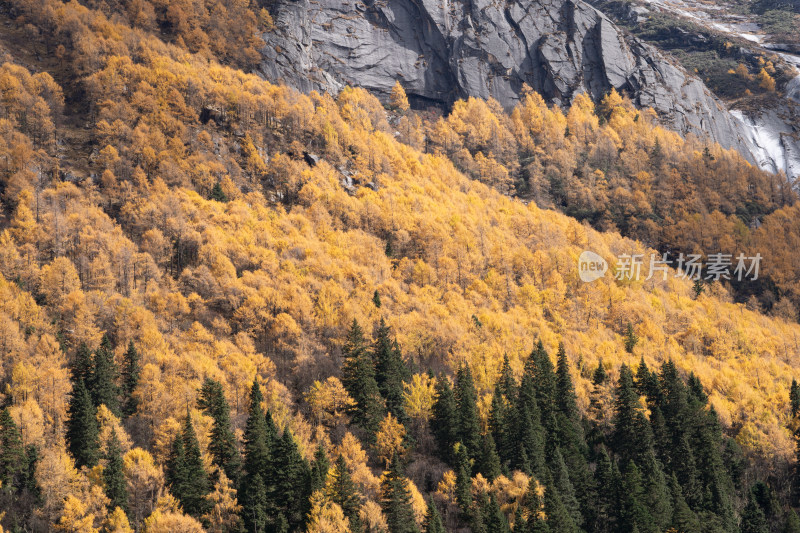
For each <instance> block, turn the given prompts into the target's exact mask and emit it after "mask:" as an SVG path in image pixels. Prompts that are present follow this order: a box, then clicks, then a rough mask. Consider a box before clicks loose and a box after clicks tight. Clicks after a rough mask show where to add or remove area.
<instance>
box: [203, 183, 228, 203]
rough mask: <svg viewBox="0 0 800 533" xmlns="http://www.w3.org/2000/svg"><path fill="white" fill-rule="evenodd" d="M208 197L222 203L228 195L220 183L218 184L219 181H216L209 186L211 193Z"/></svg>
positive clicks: (226, 199)
mask: <svg viewBox="0 0 800 533" xmlns="http://www.w3.org/2000/svg"><path fill="white" fill-rule="evenodd" d="M208 199H209V200H215V201H217V202H222V203H225V202H227V201H228V195H227V194H225V191H223V190H222V185H220V183H219V181H218V182H216V183H215V184H214V186H213V187H212V188H211V193H209V195H208Z"/></svg>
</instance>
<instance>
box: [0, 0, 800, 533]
mask: <svg viewBox="0 0 800 533" xmlns="http://www.w3.org/2000/svg"><path fill="white" fill-rule="evenodd" d="M272 27H273V21H272V17H271V14H270V3H269V2H263V1H261V0H178V1H166V0H80V1H79V0H72V1H70V2H62V1H61V0H37V1H31V0H0V65H2V66H0V532H47V531H63V532H75V533H79V532H80V533H100V532H109V533H111V532H114V533H124V532H146V533H167V532H187V533H188V532H201V531H208V532H220V533H221V532H231V533H240V532H241V533H245V532H252V533H273V532H274V533H278V532H280V533H289V532H309V533H322V532H325V533H334V532H337V533H338V532H357V533H379V532H381V533H434V532H437V533H438V532H444V531H452V532H456V531H459V532H468V531H472V532H476V533H510V532H512V531H513V532H515V533H517V532H525V533H527V532H537V533H544V532H550V533H578V532H587V533H589V532H600V533H612V532H613V533H617V532H619V533H634V532H636V533H657V532H671V533H706V532H708V533H712V532H713V533H717V532H719V533H723V532H724V533H738V532H741V533H770V532H787V533H796V532H800V518H798V514H797V510H799V509H800V466H798V456H799V455H800V454H798V449H799V448H798V445H797V442H798V441H797V437H796V435H795V432H797V431H800V421H798V418H797V416H798V414H799V412H800V386H798V384H797V382H796V381H795V378H800V324H798V318H799V317H798V308H800V261H798V259H797V257H796V252H797V250H798V249H800V202H798V197H797V190H796V189H795V188H793V186H792V184H791V183H789V182H788V181H787V178H786V176H784V175H782V174H779V175H774V174H770V173H767V172H764V171H761V170H759V169H758V168H756V167H754V166H752V165H751V164H749V163H748V162H747V161H745V160H744V159H743V158H742V157H741V156H739V155H738V154H737V153H736V152H735V151H732V150H725V149H723V148H721V147H720V146H718V145H716V144H713V143H710V142H708V141H706V140H705V139H701V138H698V137H694V136H691V135H690V136H688V137H686V138H683V137H681V136H680V135H678V134H677V133H674V132H672V131H669V130H667V129H665V128H663V127H661V126H660V125H659V120H658V117H657V116H656V115H655V113H654V112H653V111H652V110H641V109H637V108H635V107H634V106H633V104H632V103H631V102H630V101H629V100H628V99H627V98H626V97H625V95H624V94H618V93H617V92H616V91H612V92H610V93H609V94H607V95H606V96H605V98H603V99H602V100H601V101H599V102H593V101H592V100H591V99H590V98H589V97H587V96H584V95H579V96H578V97H576V98H575V100H574V101H573V102H572V103H571V105H570V106H569V107H567V108H558V107H554V106H550V105H547V104H546V103H545V101H544V100H543V99H542V98H541V97H540V96H539V95H538V94H537V93H535V92H533V91H531V90H526V91H525V94H524V96H523V98H522V99H521V100H520V102H519V103H518V104H517V105H516V107H514V108H513V109H510V110H509V109H503V108H502V107H501V106H500V105H499V104H498V103H497V102H496V101H493V100H488V101H484V100H480V99H474V98H470V99H466V100H460V101H458V102H456V103H455V104H454V105H453V106H452V108H451V109H447V110H441V109H411V108H410V106H409V102H408V98H407V95H406V94H405V91H404V90H403V87H402V84H401V83H399V82H398V84H397V85H396V86H395V89H394V90H393V91H392V93H391V95H387V97H386V98H382V99H379V98H378V97H377V96H376V95H373V94H370V93H369V92H367V91H365V90H363V89H360V88H356V87H346V88H345V89H343V90H342V91H341V92H340V93H339V94H338V95H330V94H321V93H318V92H310V93H308V94H304V93H301V92H298V91H296V90H294V89H291V88H288V87H286V86H284V85H280V84H273V83H270V82H268V81H265V80H264V79H263V78H262V77H260V76H259V75H258V73H257V65H258V62H259V61H260V53H259V49H260V46H262V45H263V42H261V41H260V39H259V38H258V35H259V33H260V32H268V31H271V29H272ZM584 250H591V251H594V252H595V253H597V254H599V256H601V257H602V258H604V259H605V260H606V261H607V262H608V263H609V264H610V265H611V268H612V270H613V268H614V264H615V263H616V258H617V257H619V256H621V255H623V254H627V255H632V254H643V255H646V256H649V254H651V253H657V254H659V256H661V254H664V253H668V254H671V256H672V257H677V256H678V254H697V255H700V256H702V257H704V258H706V257H708V256H709V255H710V254H714V253H726V254H732V255H733V256H736V255H737V254H740V253H742V254H745V255H747V256H754V255H755V254H756V253H758V254H760V256H761V257H762V259H761V270H760V275H759V277H758V279H757V280H755V281H752V280H751V281H739V280H736V279H731V280H725V279H721V280H719V281H711V280H708V281H701V282H693V281H692V280H689V279H685V277H684V278H682V277H680V276H676V275H674V274H675V273H676V272H677V271H675V270H673V271H671V273H670V275H668V276H667V275H665V276H661V275H660V274H658V275H652V276H647V274H648V273H650V274H652V272H649V265H648V264H647V262H645V264H644V265H643V274H644V275H643V276H641V277H640V278H639V279H625V278H621V279H617V277H615V276H613V275H612V274H613V272H610V273H609V274H608V275H606V276H604V277H602V278H600V279H598V280H596V281H594V282H592V283H585V282H583V281H581V279H580V277H579V271H578V257H579V255H580V254H581V252H583V251H584ZM672 266H673V267H674V266H676V265H675V264H674V263H673V264H672ZM645 278H647V279H645ZM798 435H800V433H799V434H798Z"/></svg>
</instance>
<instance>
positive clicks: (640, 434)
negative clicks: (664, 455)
mask: <svg viewBox="0 0 800 533" xmlns="http://www.w3.org/2000/svg"><path fill="white" fill-rule="evenodd" d="M613 424H614V432H613V434H612V442H613V449H614V451H615V452H616V453H617V455H618V456H619V457H620V464H627V463H628V462H629V461H634V462H642V460H643V458H644V457H645V456H646V455H647V453H648V452H649V451H650V450H651V448H652V433H651V429H650V424H649V423H648V421H647V419H646V418H645V416H644V413H643V412H642V407H641V404H639V394H638V393H637V392H636V388H635V386H634V384H633V375H632V374H631V370H630V368H628V366H627V365H622V367H620V370H619V381H618V382H617V390H616V398H615V400H614V420H613ZM640 533H641V532H640Z"/></svg>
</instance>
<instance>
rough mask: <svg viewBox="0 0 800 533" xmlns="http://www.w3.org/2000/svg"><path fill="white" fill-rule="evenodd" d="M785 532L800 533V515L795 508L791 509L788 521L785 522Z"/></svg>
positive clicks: (787, 516)
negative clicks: (799, 515)
mask: <svg viewBox="0 0 800 533" xmlns="http://www.w3.org/2000/svg"><path fill="white" fill-rule="evenodd" d="M783 533H800V517H798V516H797V513H796V512H795V510H794V509H789V513H788V514H787V515H786V521H785V522H784V523H783Z"/></svg>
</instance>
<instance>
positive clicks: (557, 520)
mask: <svg viewBox="0 0 800 533" xmlns="http://www.w3.org/2000/svg"><path fill="white" fill-rule="evenodd" d="M544 483H545V490H544V514H545V516H547V526H548V529H549V530H550V531H551V532H552V533H579V532H580V528H579V527H578V525H577V524H576V523H575V521H574V520H573V519H572V516H571V515H570V513H569V510H568V509H567V508H566V507H565V506H564V502H563V501H562V499H561V495H560V494H559V493H558V490H557V489H556V487H555V486H554V484H553V480H552V479H551V478H550V476H549V475H547V476H545V478H544Z"/></svg>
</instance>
